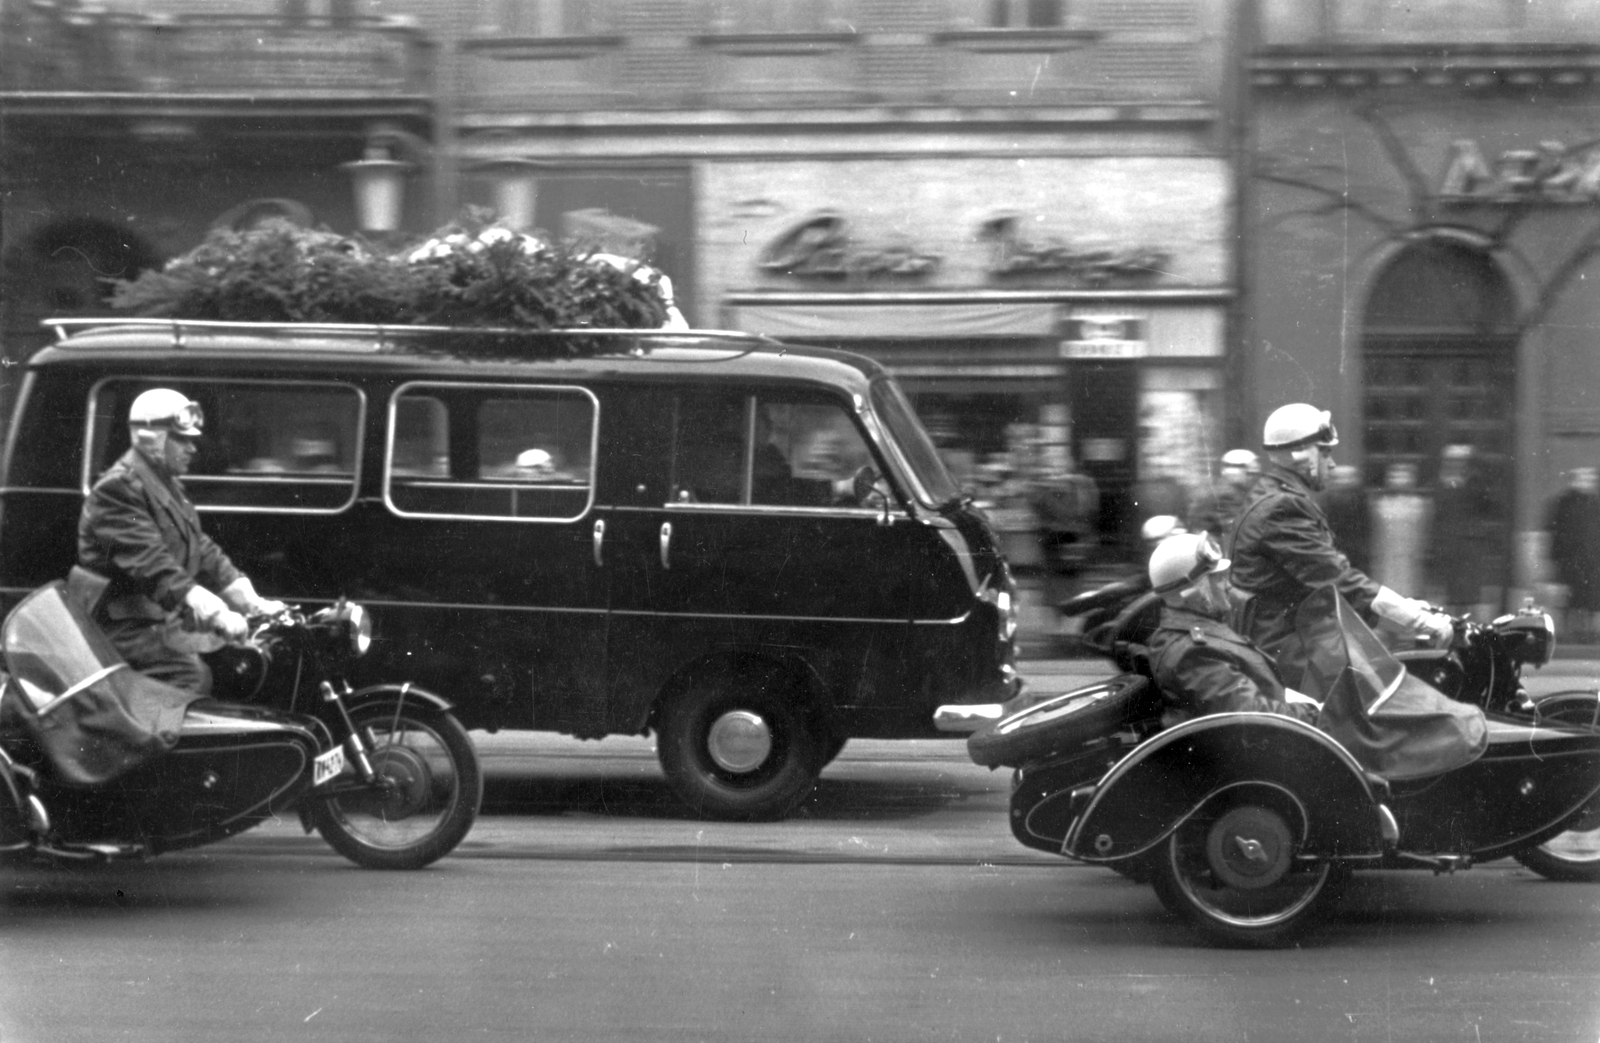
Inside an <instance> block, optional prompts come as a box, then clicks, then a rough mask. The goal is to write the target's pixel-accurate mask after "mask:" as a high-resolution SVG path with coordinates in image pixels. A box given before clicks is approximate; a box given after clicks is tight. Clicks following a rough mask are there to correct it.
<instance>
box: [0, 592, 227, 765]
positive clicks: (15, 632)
mask: <svg viewBox="0 0 1600 1043" xmlns="http://www.w3.org/2000/svg"><path fill="white" fill-rule="evenodd" d="M0 647H3V649H4V652H5V659H6V665H7V667H9V668H10V671H11V674H12V681H11V684H10V686H9V687H8V690H7V694H6V696H5V697H6V698H8V699H9V698H12V697H13V694H12V693H17V694H18V695H20V702H21V707H20V708H21V711H22V712H21V714H20V716H21V718H22V720H23V722H24V723H25V724H26V725H27V726H28V728H29V729H30V731H31V732H32V734H33V738H34V740H35V741H36V742H38V743H39V745H40V746H41V747H42V748H43V749H44V752H45V755H46V756H47V757H48V758H49V760H50V764H51V767H52V770H53V773H54V775H55V777H56V778H57V779H58V780H59V781H61V782H64V783H67V784H69V785H77V786H98V785H103V784H104V783H106V782H109V781H111V780H112V779H114V778H116V777H117V776H119V775H121V774H123V773H125V772H127V771H129V770H131V769H133V768H135V767H137V766H138V765H140V764H142V763H144V762H145V761H147V760H149V759H150V758H152V757H155V756H158V755H160V754H161V753H164V752H166V751H167V750H169V749H171V748H172V746H173V745H174V744H175V743H177V741H178V733H179V729H180V728H181V726H182V723H183V715H184V710H185V708H186V707H187V706H188V705H189V703H191V702H193V701H194V700H195V699H196V698H198V696H197V695H194V694H192V693H189V692H185V691H181V690H179V689H177V688H174V687H172V686H171V685H168V684H164V683H162V682H160V681H157V680H156V679H155V678H152V677H146V676H145V675H143V674H141V673H139V672H138V671H136V670H133V669H130V668H129V667H128V664H127V663H125V662H123V660H122V657H121V656H120V655H118V654H117V651H116V649H115V648H114V647H112V644H111V642H110V640H109V639H108V638H107V637H106V636H105V634H103V633H102V632H101V631H100V630H99V629H98V628H97V627H96V626H95V625H94V623H93V622H91V621H90V619H89V617H88V614H87V613H86V612H85V611H84V610H83V608H82V606H81V605H80V604H78V603H77V602H75V601H74V600H73V599H72V598H70V597H68V596H67V594H66V591H65V587H64V585H63V584H61V583H52V584H50V585H49V586H45V587H40V588H39V589H38V590H35V591H34V592H33V593H31V594H29V595H28V596H27V597H25V598H23V600H22V602H21V603H20V604H18V605H17V607H16V608H14V609H12V610H11V614H10V615H9V616H7V617H6V620H5V625H4V628H3V629H0Z"/></svg>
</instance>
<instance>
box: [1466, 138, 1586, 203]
mask: <svg viewBox="0 0 1600 1043" xmlns="http://www.w3.org/2000/svg"><path fill="white" fill-rule="evenodd" d="M1439 199H1440V200H1441V201H1442V202H1446V203H1456V204H1468V203H1482V204H1495V205H1505V204H1511V203H1529V202H1545V203H1593V202H1596V201H1600V143H1594V142H1591V143H1586V144H1583V145H1580V146H1578V147H1577V148H1576V149H1575V150H1573V151H1570V152H1569V151H1568V150H1567V146H1566V145H1564V144H1562V143H1561V142H1559V141H1544V142H1540V143H1539V147H1538V148H1532V149H1507V150H1506V151H1504V152H1502V153H1500V155H1499V156H1498V157H1496V159H1495V161H1494V163H1492V164H1491V163H1490V162H1489V161H1488V160H1486V159H1485V158H1484V155H1483V150H1482V149H1481V148H1479V147H1478V143H1477V142H1476V141H1473V140H1472V139H1470V138H1465V139H1462V140H1459V141H1456V142H1455V143H1454V144H1452V145H1451V146H1450V166H1449V168H1448V169H1447V170H1446V171H1445V174H1444V182H1443V183H1442V184H1441V185H1440V186H1439Z"/></svg>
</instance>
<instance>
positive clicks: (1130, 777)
mask: <svg viewBox="0 0 1600 1043" xmlns="http://www.w3.org/2000/svg"><path fill="white" fill-rule="evenodd" d="M1329 596H1330V597H1331V596H1332V595H1331V593H1330V595H1329ZM1313 608H1318V607H1317V606H1313ZM1330 608H1331V609H1332V612H1331V614H1327V613H1326V612H1325V610H1327V609H1330ZM1311 614H1312V615H1314V616H1316V617H1317V618H1326V619H1332V620H1334V622H1335V626H1336V628H1337V629H1338V631H1339V635H1340V639H1339V641H1338V642H1337V646H1335V644H1334V643H1331V642H1330V643H1326V644H1325V645H1324V649H1325V651H1324V652H1320V653H1319V654H1318V659H1317V661H1316V663H1315V664H1314V665H1316V666H1317V667H1318V675H1317V676H1318V679H1317V687H1318V692H1317V694H1318V695H1320V696H1322V697H1323V698H1324V700H1325V701H1324V706H1323V711H1322V713H1321V715H1320V716H1319V719H1318V722H1317V726H1316V727H1312V726H1310V725H1308V724H1305V723H1302V722H1300V721H1298V720H1295V719H1292V718H1289V717H1284V716H1279V715H1276V714H1268V713H1220V714H1212V715H1208V716H1203V717H1198V718H1194V719H1191V720H1187V721H1184V722H1182V723H1179V724H1176V725H1173V726H1171V727H1167V728H1164V729H1163V728H1160V727H1159V725H1158V724H1157V723H1156V722H1154V721H1151V720H1150V719H1149V714H1150V704H1149V701H1148V699H1146V700H1145V701H1144V702H1143V703H1141V702H1140V701H1139V700H1138V699H1137V698H1132V697H1126V698H1125V699H1124V701H1123V702H1122V704H1121V705H1122V707H1123V709H1122V714H1121V718H1120V723H1119V724H1118V725H1116V726H1114V727H1105V726H1102V727H1101V728H1100V729H1099V731H1100V733H1101V734H1100V735H1099V736H1098V737H1097V738H1094V739H1091V740H1090V741H1088V742H1081V743H1078V744H1076V745H1072V746H1065V745H1063V746H1060V747H1058V749H1057V750H1056V751H1054V752H1052V753H1050V754H1048V755H1045V756H1041V757H1038V758H1036V759H1032V760H1027V761H1025V762H1023V763H1022V766H1021V767H1020V769H1019V770H1018V772H1017V775H1016V779H1015V782H1014V785H1013V789H1012V795H1011V824H1012V829H1013V832H1014V833H1016V835H1017V837H1018V838H1019V839H1020V840H1022V842H1023V843H1025V844H1028V845H1030V846H1032V847H1036V848H1040V849H1043V850H1054V851H1057V852H1059V853H1061V854H1063V855H1066V856H1069V857H1071V858H1076V859H1080V860H1082V861H1085V862H1089V863H1095V864H1102V865H1107V866H1110V867H1111V868H1114V869H1117V870H1119V871H1121V872H1123V873H1124V874H1125V875H1128V876H1132V877H1134V878H1135V879H1148V880H1149V881H1150V882H1151V883H1152V884H1154V886H1155V888H1156V892H1157V894H1158V895H1159V896H1160V897H1161V900H1162V902H1163V903H1164V904H1165V905H1166V906H1167V907H1168V908H1169V909H1171V910H1173V911H1174V912H1176V913H1178V914H1179V915H1180V916H1182V917H1183V918H1184V919H1186V920H1188V921H1189V922H1190V923H1192V924H1193V925H1195V926H1196V927H1198V928H1199V929H1200V930H1201V931H1202V933H1204V934H1205V935H1207V936H1208V937H1209V938H1210V939H1212V940H1213V941H1217V942H1221V943H1224V944H1233V945H1252V946H1268V945H1280V944H1284V943H1285V942H1287V941H1290V940H1292V939H1293V938H1294V937H1296V936H1297V935H1298V934H1299V933H1300V932H1301V931H1302V930H1304V929H1305V928H1306V927H1308V926H1310V924H1312V923H1313V922H1314V921H1315V920H1316V918H1317V916H1318V915H1319V914H1320V913H1321V912H1323V911H1324V910H1325V909H1326V908H1327V907H1328V905H1329V904H1330V903H1331V902H1332V901H1334V900H1335V899H1336V897H1337V894H1338V891H1339V885H1340V884H1341V883H1342V881H1343V880H1344V879H1345V877H1346V876H1347V875H1348V873H1349V871H1350V870H1353V869H1358V868H1386V869H1394V868H1411V867H1415V868H1430V869H1433V870H1435V871H1452V870H1455V869H1463V868H1467V867H1469V866H1471V865H1473V864H1474V863H1477V862H1483V861H1488V860H1491V859H1496V858H1501V857H1505V856H1508V855H1520V854H1523V853H1525V852H1527V851H1529V850H1531V849H1533V848H1536V847H1537V846H1538V845H1541V844H1543V843H1545V842H1546V841H1548V840H1550V839H1551V838H1553V837H1556V836H1557V835H1559V834H1562V833H1564V832H1567V831H1568V830H1570V829H1573V828H1574V827H1575V825H1576V824H1577V823H1579V822H1580V821H1583V822H1587V821H1588V817H1590V816H1592V815H1593V809H1594V807H1595V806H1596V801H1597V800H1600V728H1597V727H1595V726H1594V725H1593V724H1592V723H1591V724H1577V723H1574V724H1563V723H1558V722H1553V721H1550V720H1542V719H1533V718H1512V717H1509V716H1504V715H1494V714H1490V715H1484V714H1481V713H1480V712H1479V711H1478V710H1477V708H1475V707H1470V706H1466V705H1464V704H1461V703H1457V702H1453V701H1451V700H1449V699H1447V698H1445V697H1444V696H1443V695H1441V694H1439V693H1438V692H1437V691H1436V690H1434V689H1433V688H1431V687H1429V686H1428V685H1427V684H1426V683H1424V682H1423V681H1421V680H1420V679H1418V678H1416V677H1415V676H1413V675H1411V674H1409V673H1408V672H1407V671H1406V670H1405V668H1404V667H1403V666H1402V665H1401V664H1400V663H1399V662H1398V661H1397V660H1395V659H1394V658H1393V657H1392V656H1391V655H1389V654H1388V653H1387V651H1386V650H1384V649H1383V648H1382V646H1381V644H1379V643H1377V641H1376V639H1375V638H1374V637H1373V636H1372V635H1371V632H1370V631H1368V630H1366V628H1365V627H1364V626H1363V625H1362V624H1360V622H1359V620H1356V619H1354V618H1353V614H1349V613H1346V612H1344V611H1343V609H1342V608H1341V607H1340V606H1321V607H1320V610H1319V611H1316V612H1313V613H1311ZM1149 684H1151V682H1149V681H1148V680H1147V679H1145V678H1140V677H1134V676H1126V677H1124V678H1122V679H1120V680H1119V679H1113V681H1110V682H1105V683H1103V684H1102V685H1101V686H1098V687H1099V688H1100V689H1102V690H1105V689H1108V688H1120V689H1121V690H1122V691H1124V692H1135V691H1137V690H1138V689H1139V686H1140V685H1149ZM1111 698H1112V697H1111V696H1110V695H1109V694H1098V695H1097V694H1095V692H1093V691H1091V689H1083V690H1081V691H1080V692H1077V693H1068V694H1067V695H1065V696H1061V697H1058V699H1059V700H1060V705H1059V706H1058V707H1049V706H1047V707H1046V708H1045V709H1044V711H1043V712H1041V713H1031V712H1030V713H1022V714H1018V715H1016V716H1015V717H1013V718H1010V719H1007V720H1002V721H1000V722H997V723H996V724H995V725H994V726H992V727H991V729H990V731H991V733H998V732H1001V731H1003V729H1004V728H1006V727H1007V726H1008V724H1009V725H1011V726H1015V725H1018V724H1022V723H1025V722H1026V721H1028V720H1029V719H1030V717H1048V716H1049V715H1050V714H1051V713H1057V714H1060V713H1066V712H1068V711H1069V710H1076V711H1077V712H1083V711H1085V710H1087V709H1089V708H1090V707H1089V706H1084V705H1081V704H1083V703H1085V701H1093V700H1100V701H1110V700H1111ZM1141 705H1142V706H1143V707H1144V709H1143V710H1142V711H1141V710H1140V707H1141ZM1057 731H1058V733H1059V732H1060V729H1057ZM981 737H982V736H981V735H976V736H974V740H975V741H976V740H978V739H979V738H981ZM1010 741H1011V742H1012V744H1013V745H1014V744H1015V742H1014V740H1010ZM972 745H973V744H972V743H969V748H970V747H971V746H972ZM978 745H979V748H980V752H981V747H982V744H981V743H979V744H978ZM975 759H976V757H975ZM980 763H982V761H980Z"/></svg>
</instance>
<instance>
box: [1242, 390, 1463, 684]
mask: <svg viewBox="0 0 1600 1043" xmlns="http://www.w3.org/2000/svg"><path fill="white" fill-rule="evenodd" d="M1338 444H1339V433H1338V431H1337V430H1335V428H1334V426H1333V418H1332V416H1331V415H1330V414H1329V412H1328V411H1327V410H1325V409H1318V408H1316V407H1315V406H1312V405H1308V404H1306V403H1304V402H1295V403H1292V404H1290V405H1286V406H1280V407H1279V408H1278V409H1276V410H1274V411H1273V412H1272V414H1271V415H1270V416H1268V417H1267V422H1266V424H1265V425H1263V428H1262V446H1263V448H1264V449H1265V451H1266V457H1267V460H1266V464H1265V466H1264V467H1263V468H1262V473H1261V477H1260V478H1258V479H1257V480H1256V484H1255V486H1254V488H1252V489H1251V491H1250V499H1249V502H1248V503H1247V504H1246V505H1245V508H1244V510H1243V511H1242V512H1241V513H1240V515H1239V517H1238V519H1237V520H1236V521H1235V522H1234V526H1233V531H1232V533H1231V535H1230V538H1229V541H1228V553H1229V555H1230V556H1231V557H1232V559H1233V585H1234V587H1235V589H1236V590H1237V592H1238V593H1239V594H1240V595H1242V596H1243V597H1242V599H1241V601H1242V603H1241V604H1240V605H1239V607H1238V609H1237V625H1238V628H1239V630H1240V631H1241V632H1242V633H1244V634H1246V635H1248V636H1249V637H1251V638H1253V639H1254V640H1255V641H1256V643H1257V644H1259V645H1260V646H1261V648H1262V649H1263V650H1264V651H1266V652H1267V653H1268V654H1269V655H1271V656H1272V657H1273V658H1274V659H1276V660H1277V663H1278V670H1279V673H1280V675H1281V676H1282V677H1283V679H1284V680H1285V681H1286V682H1287V683H1288V684H1290V685H1299V684H1302V683H1303V675H1304V672H1305V668H1306V665H1307V663H1308V662H1309V660H1310V650H1309V649H1308V648H1306V647H1305V645H1304V643H1303V642H1302V641H1301V639H1300V637H1299V636H1298V635H1297V633H1296V619H1295V611H1296V609H1298V608H1299V607H1300V604H1301V602H1303V601H1304V600H1305V599H1306V596H1307V595H1308V594H1310V593H1311V592H1312V591H1313V590H1316V589H1317V588H1319V587H1324V586H1328V585H1332V586H1333V587H1335V588H1336V589H1337V590H1338V592H1339V593H1340V594H1341V595H1343V596H1344V598H1345V599H1346V600H1347V601H1348V602H1350V604H1351V605H1352V606H1354V607H1355V608H1356V609H1357V610H1358V611H1362V612H1366V611H1369V610H1370V611H1371V612H1373V613H1375V614H1377V615H1379V616H1382V617H1383V618H1384V619H1387V620H1389V621H1390V622H1393V623H1395V624H1397V625H1399V626H1400V627H1402V628H1405V629H1408V630H1414V631H1416V632H1418V633H1420V634H1423V635H1426V636H1427V637H1430V638H1432V639H1433V640H1435V641H1437V642H1439V643H1441V644H1442V643H1445V642H1448V641H1449V640H1450V638H1451V636H1452V635H1453V633H1454V629H1453V625H1452V623H1451V620H1450V617H1449V616H1447V615H1445V614H1443V613H1440V612H1435V611H1433V610H1431V609H1430V608H1429V607H1428V606H1427V605H1426V604H1424V603H1423V602H1421V601H1416V600H1413V599H1411V598H1407V597H1403V596H1401V595H1400V594H1398V593H1396V592H1395V591H1394V590H1391V589H1390V588H1389V587H1386V586H1383V585H1382V584H1380V583H1378V582H1377V581H1376V580H1374V579H1371V578H1370V577H1368V576H1367V575H1366V573H1364V572H1362V571H1361V570H1360V569H1357V568H1355V567H1353V566H1352V565H1351V564H1350V561H1349V559H1348V558H1346V557H1345V556H1344V555H1343V554H1342V553H1340V552H1339V550H1338V549H1337V548H1335V547H1334V545H1333V531H1332V529H1331V528H1330V527H1329V525H1328V520H1327V518H1326V517H1325V516H1324V515H1323V513H1322V508H1321V507H1320V506H1318V504H1317V502H1316V500H1315V499H1314V498H1313V494H1314V493H1317V492H1320V491H1321V490H1322V489H1323V488H1324V486H1325V485H1326V484H1327V481H1328V476H1329V474H1330V473H1331V472H1332V470H1333V447H1334V446H1336V445H1338Z"/></svg>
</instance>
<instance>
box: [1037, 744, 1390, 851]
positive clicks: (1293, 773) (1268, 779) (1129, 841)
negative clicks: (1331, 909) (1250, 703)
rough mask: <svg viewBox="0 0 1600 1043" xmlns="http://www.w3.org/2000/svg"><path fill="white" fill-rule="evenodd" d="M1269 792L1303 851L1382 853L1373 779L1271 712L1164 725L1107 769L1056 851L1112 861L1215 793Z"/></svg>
mask: <svg viewBox="0 0 1600 1043" xmlns="http://www.w3.org/2000/svg"><path fill="white" fill-rule="evenodd" d="M1240 787H1249V788H1255V789H1259V788H1263V787H1264V788H1267V789H1271V790H1274V791H1277V792H1278V793H1279V794H1281V795H1282V796H1284V797H1286V798H1287V799H1288V800H1289V801H1290V802H1292V803H1293V804H1294V805H1295V807H1296V814H1297V815H1299V816H1300V817H1301V818H1302V819H1303V821H1302V822H1300V824H1299V832H1300V834H1301V837H1302V847H1303V849H1304V850H1307V851H1312V852H1316V853H1319V854H1330V855H1331V854H1338V855H1345V856H1354V855H1370V854H1376V853H1379V852H1381V851H1382V850H1383V836H1382V830H1381V828H1380V822H1381V818H1380V814H1381V813H1380V812H1379V810H1378V809H1379V803H1378V798H1377V796H1376V795H1375V794H1374V790H1373V780H1372V779H1371V778H1370V777H1369V776H1368V775H1367V774H1366V773H1365V772H1364V771H1363V770H1362V769H1361V766H1360V765H1358V764H1357V763H1356V762H1355V760H1354V759H1353V758H1352V757H1351V756H1350V754H1349V753H1348V752H1347V751H1346V750H1345V749H1344V747H1342V746H1340V745H1339V744H1338V743H1337V742H1334V741H1333V740H1332V739H1330V738H1329V737H1328V736H1326V735H1324V734H1323V733H1322V732H1319V731H1318V730H1317V729H1315V728H1313V727H1311V726H1310V725H1309V724H1305V723H1303V722H1301V721H1298V720H1295V719H1294V718H1292V717H1284V716H1281V715H1278V714H1271V713H1219V714H1210V715H1208V716H1205V717H1197V718H1195V719H1193V720H1190V721H1185V722H1183V723H1182V724H1179V725H1176V726H1174V727H1172V728H1168V729H1166V730H1165V731H1162V732H1160V733H1158V734H1156V735H1154V736H1152V737H1151V738H1150V739H1149V740H1147V741H1146V742H1143V743H1141V744H1140V745H1139V746H1138V747H1136V748H1135V749H1134V750H1133V751H1132V752H1131V753H1129V754H1128V755H1127V756H1126V757H1124V758H1123V759H1122V760H1120V761H1118V762H1117V764H1116V766H1115V767H1113V768H1112V769H1111V770H1110V771H1108V772H1107V773H1106V775H1105V777H1104V778H1103V779H1102V780H1101V781H1100V783H1099V784H1098V785H1097V786H1096V787H1095V789H1094V792H1093V793H1092V794H1091V795H1090V796H1089V798H1088V801H1087V803H1086V804H1085V805H1084V807H1083V810H1082V812H1081V813H1080V814H1079V815H1078V816H1077V818H1076V820H1075V821H1074V822H1073V824H1072V827H1071V829H1069V830H1068V832H1067V838H1066V841H1065V842H1064V843H1063V844H1062V854H1065V855H1070V856H1071V857H1073V858H1078V859H1082V860H1083V861H1085V862H1115V861H1118V860H1120V859H1124V858H1131V857H1134V856H1136V855H1141V854H1143V853H1145V852H1147V851H1149V850H1150V849H1151V848H1153V847H1155V846H1156V845H1157V844H1159V843H1160V842H1161V841H1162V840H1164V839H1165V838H1166V837H1167V836H1168V835H1169V834H1171V832H1172V831H1173V830H1174V829H1176V828H1177V827H1178V825H1179V824H1180V823H1182V822H1183V821H1184V819H1186V818H1188V817H1189V816H1190V815H1191V814H1193V813H1194V812H1195V811H1196V810H1198V809H1199V808H1200V807H1201V806H1202V805H1204V804H1206V803H1207V802H1208V801H1210V800H1211V799H1212V798H1213V797H1215V796H1217V795H1218V794H1219V793H1221V792H1223V791H1226V790H1232V789H1236V788H1240Z"/></svg>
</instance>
